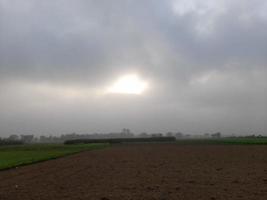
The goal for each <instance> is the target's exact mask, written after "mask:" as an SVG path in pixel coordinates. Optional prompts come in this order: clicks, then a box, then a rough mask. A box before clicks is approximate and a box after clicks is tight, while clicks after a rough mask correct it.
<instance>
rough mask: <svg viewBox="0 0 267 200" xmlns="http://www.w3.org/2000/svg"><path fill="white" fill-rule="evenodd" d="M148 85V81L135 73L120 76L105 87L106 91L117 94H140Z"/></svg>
mask: <svg viewBox="0 0 267 200" xmlns="http://www.w3.org/2000/svg"><path fill="white" fill-rule="evenodd" d="M147 87H148V83H147V82H146V81H144V80H142V79H141V78H140V77H139V76H138V75H137V74H127V75H124V76H121V77H119V78H118V80H116V81H115V82H114V83H113V84H112V85H111V86H109V87H108V88H107V93H118V94H136V95H139V94H142V93H143V92H144V91H145V90H146V89H147Z"/></svg>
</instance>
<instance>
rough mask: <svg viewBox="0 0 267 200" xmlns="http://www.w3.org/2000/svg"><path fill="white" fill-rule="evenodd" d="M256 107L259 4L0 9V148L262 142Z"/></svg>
mask: <svg viewBox="0 0 267 200" xmlns="http://www.w3.org/2000/svg"><path fill="white" fill-rule="evenodd" d="M133 73H134V74H138V76H139V77H140V78H141V79H142V80H145V81H147V82H148V84H149V88H148V89H147V90H146V91H144V92H143V93H142V94H141V95H133V94H106V93H105V92H104V91H105V89H106V88H107V87H109V86H110V85H112V84H113V83H114V82H115V81H116V80H117V79H118V78H119V77H120V76H123V75H125V74H133ZM266 102H267V1H265V0H254V1H251V0H235V1H230V0H216V1H214V0H206V1H201V0H170V1H162V0H146V1H142V0H114V1H110V0H76V1H71V0H46V1H41V0H24V1H21V0H12V1H10V0H0V137H1V136H7V135H9V134H35V135H41V134H53V135H59V134H62V133H71V132H77V133H93V132H112V131H120V130H121V129H122V128H124V127H127V128H129V129H131V131H133V132H136V133H139V132H143V131H145V132H167V131H181V132H184V133H190V134H203V133H205V132H217V131H220V132H222V133H223V134H232V133H234V134H241V135H245V134H262V135H267V125H266V122H267V103H266Z"/></svg>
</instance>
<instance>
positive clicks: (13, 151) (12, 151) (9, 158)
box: [0, 144, 109, 170]
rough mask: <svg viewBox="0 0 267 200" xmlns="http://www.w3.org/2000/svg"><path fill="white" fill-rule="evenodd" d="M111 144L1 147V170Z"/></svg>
mask: <svg viewBox="0 0 267 200" xmlns="http://www.w3.org/2000/svg"><path fill="white" fill-rule="evenodd" d="M107 146H109V144H81V145H63V144H33V145H16V146H0V170H3V169H9V168H13V167H16V166H21V165H27V164H31V163H36V162H40V161H45V160H49V159H55V158H58V157H62V156H65V155H70V154H73V153H78V152H81V151H86V150H93V149H100V148H104V147H107Z"/></svg>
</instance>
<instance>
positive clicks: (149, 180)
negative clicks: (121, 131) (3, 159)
mask: <svg viewBox="0 0 267 200" xmlns="http://www.w3.org/2000/svg"><path fill="white" fill-rule="evenodd" d="M0 199H1V200H63V199H64V200H69V199H73V200H74V199H75V200H78V199H88V200H89V199H90V200H91V199H92V200H95V199H96V200H109V199H110V200H128V199H133V200H139V199H140V200H141V199H142V200H150V199H158V200H171V199H175V200H180V199H186V200H201V199H205V200H217V199H221V200H227V199H231V200H234V199H240V200H241V199H249V200H253V199H255V200H261V199H262V200H266V199H267V146H230V145H228V146H225V145H194V146H191V145H175V144H143V145H141V144H140V145H118V146H114V147H112V148H108V149H102V150H96V151H88V152H83V153H79V154H76V155H72V156H67V157H64V158H59V159H56V160H51V161H46V162H42V163H38V164H33V165H30V166H24V167H19V168H17V169H11V170H7V171H2V172H0Z"/></svg>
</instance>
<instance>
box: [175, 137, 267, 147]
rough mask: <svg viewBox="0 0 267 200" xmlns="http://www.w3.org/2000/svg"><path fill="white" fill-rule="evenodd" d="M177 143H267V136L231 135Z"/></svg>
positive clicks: (182, 140)
mask: <svg viewBox="0 0 267 200" xmlns="http://www.w3.org/2000/svg"><path fill="white" fill-rule="evenodd" d="M177 144H226V145H227V144H229V145H231V144H235V145H267V137H262V138H261V137H255V138H252V137H251V138H248V137H229V138H219V139H181V140H177Z"/></svg>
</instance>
